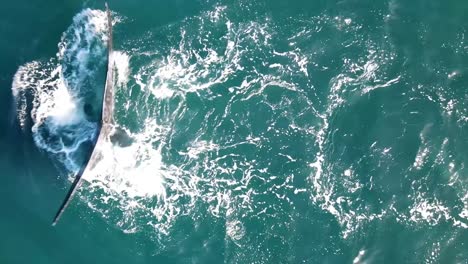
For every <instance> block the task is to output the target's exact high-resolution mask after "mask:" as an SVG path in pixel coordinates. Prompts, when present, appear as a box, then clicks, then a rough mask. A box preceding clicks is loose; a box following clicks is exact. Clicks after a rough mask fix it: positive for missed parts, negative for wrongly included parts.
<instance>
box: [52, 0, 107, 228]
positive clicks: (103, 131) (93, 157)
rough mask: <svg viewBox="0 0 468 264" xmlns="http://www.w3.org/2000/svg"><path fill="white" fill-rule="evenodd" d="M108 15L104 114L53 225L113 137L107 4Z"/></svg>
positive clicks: (102, 113)
mask: <svg viewBox="0 0 468 264" xmlns="http://www.w3.org/2000/svg"><path fill="white" fill-rule="evenodd" d="M106 13H107V26H108V40H107V46H108V53H107V60H108V63H107V76H106V84H105V88H104V99H103V102H102V112H101V119H100V120H98V122H99V124H98V129H97V131H96V133H97V137H95V139H94V142H93V146H94V147H93V149H92V151H91V152H90V153H89V157H86V159H85V160H86V162H85V164H84V165H83V166H82V168H81V169H80V171H79V172H78V173H77V174H76V177H75V180H74V181H73V183H72V185H71V187H70V190H69V191H68V193H67V195H66V197H65V199H64V200H63V202H62V204H61V206H60V208H59V210H58V211H57V214H56V215H55V217H54V221H53V223H52V225H54V226H55V225H56V224H57V222H58V221H59V220H60V217H61V216H62V214H63V212H64V211H65V209H67V207H68V205H69V204H70V202H71V200H72V198H73V196H74V195H75V193H76V191H77V190H78V188H79V187H80V185H81V180H82V177H83V175H84V174H85V173H86V172H88V171H90V170H92V169H93V168H94V167H95V166H96V164H97V163H98V162H99V161H100V160H101V158H102V154H101V152H100V151H99V149H98V146H99V144H100V143H101V142H103V141H104V140H106V139H108V138H109V137H112V136H111V135H110V134H111V132H112V125H113V123H114V103H115V101H114V82H113V79H114V67H113V65H112V59H111V56H112V20H111V19H112V18H111V14H110V10H109V6H108V5H107V3H106Z"/></svg>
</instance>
